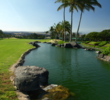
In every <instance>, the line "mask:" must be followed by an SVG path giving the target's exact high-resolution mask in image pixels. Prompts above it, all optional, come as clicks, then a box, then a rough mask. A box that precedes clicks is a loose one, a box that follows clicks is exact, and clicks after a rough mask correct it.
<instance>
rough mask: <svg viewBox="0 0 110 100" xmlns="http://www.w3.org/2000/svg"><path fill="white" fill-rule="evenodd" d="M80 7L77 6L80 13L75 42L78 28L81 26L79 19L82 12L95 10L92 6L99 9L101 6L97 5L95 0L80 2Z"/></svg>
mask: <svg viewBox="0 0 110 100" xmlns="http://www.w3.org/2000/svg"><path fill="white" fill-rule="evenodd" d="M80 3H81V6H79V9H80V11H81V13H80V19H79V24H78V28H77V33H76V42H77V36H78V33H79V28H80V24H81V19H82V13H83V12H84V10H88V11H89V10H93V11H94V10H95V8H94V6H98V7H100V8H101V4H100V3H98V1H97V0H83V1H80Z"/></svg>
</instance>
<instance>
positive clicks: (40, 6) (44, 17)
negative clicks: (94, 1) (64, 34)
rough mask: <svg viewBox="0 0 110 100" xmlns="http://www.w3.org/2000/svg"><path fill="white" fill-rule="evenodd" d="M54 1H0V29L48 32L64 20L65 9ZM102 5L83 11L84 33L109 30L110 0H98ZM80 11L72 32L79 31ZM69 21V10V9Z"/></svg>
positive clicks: (74, 19) (81, 28)
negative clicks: (93, 9) (60, 7)
mask: <svg viewBox="0 0 110 100" xmlns="http://www.w3.org/2000/svg"><path fill="white" fill-rule="evenodd" d="M54 2H55V0H0V29H1V30H3V31H31V32H44V31H48V30H49V28H50V27H51V26H53V25H54V23H56V24H57V23H58V22H61V21H63V9H62V10H60V11H57V8H58V7H59V6H60V3H54ZM98 2H99V3H100V4H101V5H102V8H98V7H95V11H92V10H91V11H84V13H83V17H82V22H81V26H80V32H81V33H89V32H93V31H98V32H99V31H102V30H104V29H110V0H98ZM79 17H80V11H79V12H76V11H74V15H73V32H76V31H77V27H78V21H79ZM66 20H67V21H69V22H70V12H69V9H68V8H67V9H66Z"/></svg>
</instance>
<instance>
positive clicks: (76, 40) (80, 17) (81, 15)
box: [75, 11, 83, 42]
mask: <svg viewBox="0 0 110 100" xmlns="http://www.w3.org/2000/svg"><path fill="white" fill-rule="evenodd" d="M82 13H83V12H82V11H81V13H80V19H79V24H78V29H77V33H76V40H75V42H77V37H78V33H79V28H80V25H81V19H82Z"/></svg>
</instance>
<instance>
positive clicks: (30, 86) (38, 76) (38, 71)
mask: <svg viewBox="0 0 110 100" xmlns="http://www.w3.org/2000/svg"><path fill="white" fill-rule="evenodd" d="M14 74H15V79H14V85H15V86H16V87H17V89H18V90H20V91H26V92H27V91H35V90H38V89H39V88H40V86H46V85H48V74H49V72H48V71H47V70H46V69H45V68H41V67H36V66H19V67H17V68H16V70H15V72H14Z"/></svg>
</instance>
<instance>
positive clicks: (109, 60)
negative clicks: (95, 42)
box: [97, 54, 110, 62]
mask: <svg viewBox="0 0 110 100" xmlns="http://www.w3.org/2000/svg"><path fill="white" fill-rule="evenodd" d="M97 58H99V59H101V60H103V61H107V62H110V56H107V55H104V54H98V56H97Z"/></svg>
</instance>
